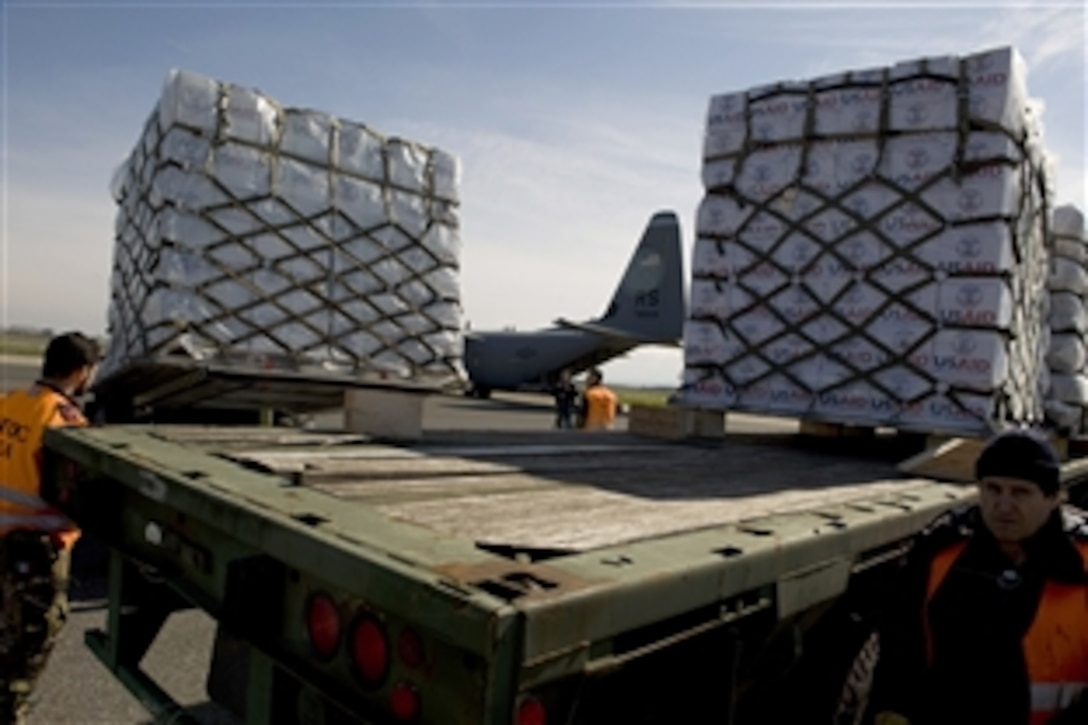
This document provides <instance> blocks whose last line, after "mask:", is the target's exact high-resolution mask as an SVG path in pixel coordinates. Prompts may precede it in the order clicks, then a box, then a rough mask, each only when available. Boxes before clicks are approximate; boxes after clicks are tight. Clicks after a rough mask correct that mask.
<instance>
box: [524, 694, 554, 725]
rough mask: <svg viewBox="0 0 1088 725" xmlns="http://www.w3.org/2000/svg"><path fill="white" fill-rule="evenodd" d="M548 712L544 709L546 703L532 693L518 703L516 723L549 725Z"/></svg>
mask: <svg viewBox="0 0 1088 725" xmlns="http://www.w3.org/2000/svg"><path fill="white" fill-rule="evenodd" d="M547 722H548V713H547V711H546V710H545V709H544V703H542V702H541V701H540V700H538V699H537V698H535V697H533V696H532V695H528V696H526V697H525V698H523V699H522V701H521V703H520V704H519V705H518V719H517V723H516V725H547Z"/></svg>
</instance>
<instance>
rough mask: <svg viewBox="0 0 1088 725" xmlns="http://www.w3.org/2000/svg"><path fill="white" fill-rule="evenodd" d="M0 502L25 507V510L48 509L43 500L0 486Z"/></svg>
mask: <svg viewBox="0 0 1088 725" xmlns="http://www.w3.org/2000/svg"><path fill="white" fill-rule="evenodd" d="M0 501H8V502H10V503H13V504H16V505H17V506H26V507H27V508H32V509H47V508H50V506H49V504H48V503H46V502H45V499H43V498H40V497H38V496H32V495H31V494H29V493H23V492H22V491H15V490H13V489H11V488H8V487H7V486H4V485H0Z"/></svg>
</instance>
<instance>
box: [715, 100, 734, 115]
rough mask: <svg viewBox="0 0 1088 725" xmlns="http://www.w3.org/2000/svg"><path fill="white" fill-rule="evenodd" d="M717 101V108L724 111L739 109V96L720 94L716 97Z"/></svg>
mask: <svg viewBox="0 0 1088 725" xmlns="http://www.w3.org/2000/svg"><path fill="white" fill-rule="evenodd" d="M715 100H716V101H717V103H716V108H717V110H719V111H721V112H722V113H729V112H731V111H735V110H736V109H737V97H736V96H718V98H716V99H715Z"/></svg>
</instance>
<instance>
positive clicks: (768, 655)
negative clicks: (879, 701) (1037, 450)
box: [45, 425, 1072, 725]
mask: <svg viewBox="0 0 1088 725" xmlns="http://www.w3.org/2000/svg"><path fill="white" fill-rule="evenodd" d="M741 427H743V426H741ZM753 430H755V429H753ZM844 446H849V447H851V450H845V449H844V448H843V447H844ZM853 446H854V443H853V442H852V441H833V440H810V439H805V438H803V437H800V436H798V435H796V434H795V433H792V432H766V431H764V432H752V433H745V432H744V431H743V430H740V429H737V430H731V431H730V433H729V435H728V436H727V437H726V438H725V439H724V440H721V441H710V442H703V443H696V442H669V443H665V442H660V441H653V440H648V439H645V438H639V437H635V436H631V435H627V434H624V433H602V434H583V435H579V434H570V433H563V434H560V433H556V434H539V433H531V434H517V433H512V432H508V433H493V432H475V433H473V432H460V433H453V432H449V433H428V434H427V436H426V437H425V439H424V440H423V441H421V442H419V443H416V444H413V445H389V444H382V443H378V442H375V441H372V440H368V439H366V438H365V437H363V436H358V435H351V434H345V433H337V432H307V431H300V430H292V429H283V428H261V427H255V428H229V427H207V426H169V425H160V426H152V425H144V426H139V425H132V426H124V425H122V426H112V427H104V428H89V429H80V430H76V429H62V430H51V431H49V432H48V433H47V437H46V448H47V454H46V458H45V465H46V490H45V496H46V497H47V498H48V499H49V500H50V501H53V502H55V503H56V504H57V505H59V506H60V507H61V508H62V509H63V510H65V511H66V512H67V513H68V514H69V515H70V516H72V517H73V518H74V519H75V521H76V522H77V523H79V524H80V525H81V526H82V527H83V528H84V530H85V531H86V532H87V533H88V535H90V536H93V537H95V538H97V539H99V540H101V541H103V542H104V543H105V544H107V545H108V546H109V547H110V550H111V562H110V582H109V592H110V594H109V617H108V622H107V626H106V628H105V630H103V631H95V632H90V633H88V635H87V643H88V645H89V646H90V647H91V648H92V649H93V650H94V651H95V653H96V654H97V655H98V657H99V658H100V659H101V661H102V662H103V663H104V664H105V665H106V666H107V667H108V668H109V669H110V670H111V671H113V672H114V673H115V674H116V676H117V677H118V678H119V679H120V680H121V681H122V682H123V683H124V684H125V685H126V686H127V687H128V688H129V689H130V690H131V691H132V692H133V693H135V694H136V695H137V696H138V697H139V698H140V699H141V701H142V702H144V703H145V704H146V705H147V707H148V709H149V710H150V711H151V712H152V713H154V714H155V715H156V716H157V717H158V718H159V719H160V720H161V721H170V722H182V721H184V720H185V715H184V713H181V712H180V708H179V706H178V705H177V704H176V703H174V702H173V700H172V699H171V698H170V696H169V695H168V694H167V693H165V692H164V691H163V690H162V689H161V688H159V686H158V685H157V684H155V683H154V682H153V681H152V680H151V679H150V678H149V677H148V676H147V675H146V674H145V673H144V672H143V670H142V669H141V667H140V661H141V659H142V657H143V655H144V653H145V652H146V650H147V648H148V646H149V645H150V644H151V642H152V641H153V639H154V636H155V634H156V633H157V632H158V630H159V628H160V627H161V626H162V624H163V623H164V621H165V620H166V618H167V617H168V616H169V614H170V613H171V612H173V611H177V610H179V609H185V608H192V607H198V608H200V609H203V610H204V611H206V612H207V613H208V614H209V615H210V616H212V617H213V618H214V619H216V620H217V622H218V623H219V626H220V632H221V636H220V638H219V639H218V640H217V644H216V657H215V661H214V662H213V665H212V668H211V676H210V677H209V685H208V686H209V692H210V693H211V695H212V698H213V699H215V700H216V701H217V702H220V703H222V704H224V705H227V706H228V707H230V709H232V710H233V711H234V712H235V713H236V714H238V715H239V717H240V718H242V719H244V720H245V721H246V722H250V723H282V722H307V723H310V722H315V723H318V722H325V723H339V722H373V723H395V722H417V723H443V724H450V725H453V724H456V723H473V724H475V725H491V724H492V723H495V724H502V725H506V724H510V723H519V724H522V723H524V724H526V725H528V724H529V723H543V722H547V723H590V722H612V721H623V722H640V723H641V722H647V723H649V722H725V723H749V722H753V723H754V722H823V723H829V722H843V721H845V720H836V718H845V717H846V716H847V715H848V714H849V712H850V710H851V707H852V706H851V703H849V702H844V701H843V693H844V692H846V693H847V696H848V699H849V696H850V694H851V693H850V687H851V685H850V684H849V683H848V679H847V678H848V673H849V672H850V669H851V666H852V664H853V663H854V660H855V657H856V655H857V654H858V651H859V648H861V647H862V646H863V644H864V643H865V642H866V641H867V638H869V635H870V632H871V620H870V617H871V615H872V613H873V611H875V609H876V608H877V607H879V603H880V595H881V593H882V591H883V587H884V584H885V582H886V580H887V578H888V577H889V576H893V575H894V566H892V564H893V563H894V561H895V560H896V559H897V557H898V556H899V555H900V554H901V552H902V550H903V547H904V545H905V544H906V542H907V541H908V540H909V537H910V536H911V535H912V534H914V533H915V532H917V531H918V530H919V529H920V528H921V527H923V526H924V525H925V523H926V522H928V521H930V520H931V519H933V518H934V517H935V516H937V515H938V514H940V513H941V512H942V511H945V510H947V509H948V508H950V507H953V506H956V505H959V504H963V503H967V502H970V501H971V500H973V497H974V491H973V489H972V488H971V487H968V486H963V485H957V484H951V483H942V482H940V481H936V480H933V479H929V478H911V477H907V476H904V475H902V474H900V473H899V472H898V471H897V469H896V465H895V464H896V462H897V461H899V460H902V457H903V451H902V450H900V449H899V446H898V439H895V438H887V439H885V438H876V439H872V440H867V441H866V442H865V443H864V450H862V451H858V450H856V449H853ZM1067 473H1068V472H1067ZM1069 475H1072V474H1071V473H1069ZM844 683H845V685H844ZM545 714H546V718H545V717H544V715H545Z"/></svg>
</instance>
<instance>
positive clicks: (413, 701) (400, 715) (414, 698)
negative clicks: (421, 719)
mask: <svg viewBox="0 0 1088 725" xmlns="http://www.w3.org/2000/svg"><path fill="white" fill-rule="evenodd" d="M419 704H420V703H419V693H417V692H416V690H415V688H414V687H412V686H411V685H409V684H408V683H407V682H398V683H397V684H396V685H395V686H394V687H393V691H392V692H390V693H389V709H390V710H391V711H392V712H393V717H395V718H397V719H398V720H404V721H406V722H407V721H410V720H415V719H416V718H417V717H418V716H419Z"/></svg>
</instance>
